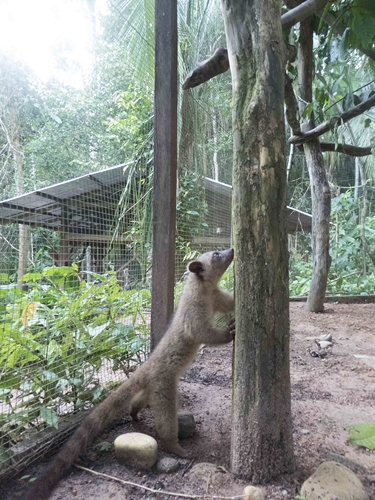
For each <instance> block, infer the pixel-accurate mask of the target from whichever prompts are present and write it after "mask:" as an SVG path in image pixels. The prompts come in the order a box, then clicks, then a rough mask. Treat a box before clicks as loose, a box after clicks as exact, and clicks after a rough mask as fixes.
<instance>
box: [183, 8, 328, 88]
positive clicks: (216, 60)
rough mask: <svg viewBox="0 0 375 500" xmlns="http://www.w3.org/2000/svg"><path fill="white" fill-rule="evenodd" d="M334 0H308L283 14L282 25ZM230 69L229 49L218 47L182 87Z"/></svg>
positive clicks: (187, 86)
mask: <svg viewBox="0 0 375 500" xmlns="http://www.w3.org/2000/svg"><path fill="white" fill-rule="evenodd" d="M334 1H335V0H306V1H305V2H303V3H301V4H300V5H298V6H297V7H295V8H294V9H290V10H289V11H288V12H286V13H285V14H283V15H282V16H281V26H282V28H283V29H287V28H290V27H291V26H293V25H294V24H297V23H299V22H300V21H302V20H303V19H306V17H308V16H310V15H311V14H313V13H314V12H318V11H320V10H321V9H323V8H324V7H325V6H326V4H327V3H333V2H334ZM228 70H229V59H228V51H227V49H225V48H220V49H217V50H216V51H215V53H214V54H213V55H212V56H211V57H210V58H209V59H206V60H205V61H203V62H201V63H199V64H198V66H197V67H196V68H194V69H193V70H192V71H191V72H190V73H189V74H188V75H187V77H186V78H185V80H184V82H183V84H182V88H183V90H188V89H191V88H193V87H197V86H198V85H201V84H202V83H205V82H207V81H208V80H211V78H214V77H215V76H217V75H221V74H222V73H225V72H226V71H228Z"/></svg>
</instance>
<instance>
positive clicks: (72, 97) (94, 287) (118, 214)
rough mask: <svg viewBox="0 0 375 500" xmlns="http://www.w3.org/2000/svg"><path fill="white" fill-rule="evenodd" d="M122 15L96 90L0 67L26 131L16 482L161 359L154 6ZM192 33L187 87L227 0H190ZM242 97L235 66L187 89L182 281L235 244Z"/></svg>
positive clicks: (9, 401)
mask: <svg viewBox="0 0 375 500" xmlns="http://www.w3.org/2000/svg"><path fill="white" fill-rule="evenodd" d="M109 8H110V15H109V16H108V17H107V18H105V19H104V21H103V23H102V28H101V29H102V32H100V30H99V31H98V39H99V41H98V42H96V46H95V59H96V63H95V67H94V69H93V74H92V78H91V80H90V82H89V84H88V85H86V86H85V87H84V89H83V90H82V89H73V88H69V87H63V86H62V85H60V84H53V85H52V84H51V85H50V86H48V85H46V86H44V87H43V88H39V87H38V88H37V85H36V84H35V83H32V82H33V77H32V75H30V74H29V73H28V71H27V69H24V72H22V71H23V69H22V68H21V70H20V71H17V69H15V68H14V66H12V64H11V63H10V62H9V61H7V60H5V59H2V61H1V64H0V70H1V71H0V77H1V79H2V81H3V82H4V81H8V84H9V85H8V87H6V86H5V87H4V88H9V89H10V88H12V86H13V87H14V84H15V82H16V81H18V82H20V87H19V88H21V89H22V93H23V94H22V95H19V96H15V95H14V92H13V91H12V92H10V93H9V94H8V95H7V94H6V92H4V93H2V95H1V117H2V121H3V123H6V119H7V118H9V116H10V115H12V119H13V121H14V120H18V122H19V124H20V126H22V127H23V128H24V132H23V135H22V140H21V141H20V142H18V143H17V130H18V129H17V127H16V128H14V129H12V134H10V135H9V134H8V136H7V135H6V134H4V135H2V136H1V141H2V145H3V146H2V147H3V149H2V153H1V160H2V171H1V173H2V179H3V180H4V182H3V184H2V185H1V201H0V249H1V259H0V280H1V283H0V335H1V346H0V366H1V373H0V477H1V478H2V479H5V478H7V477H9V476H11V475H13V474H14V473H16V472H18V471H19V470H21V469H22V468H23V467H25V466H26V465H28V464H29V463H31V462H34V461H37V460H38V459H39V458H41V457H43V456H44V455H45V454H46V453H48V452H50V451H52V450H54V449H55V448H56V447H57V446H59V444H60V443H61V442H62V441H63V440H64V439H65V438H66V436H67V435H68V434H69V433H70V432H71V431H72V429H73V428H74V427H75V426H76V425H78V423H79V421H80V420H81V419H82V418H83V415H84V414H85V412H80V411H79V410H82V409H89V408H91V406H92V405H93V404H95V403H97V402H99V401H100V400H101V399H102V398H103V397H104V396H105V394H106V392H107V391H108V390H110V389H111V388H113V387H114V386H116V384H118V383H119V382H120V381H122V380H123V379H124V378H125V377H127V376H131V372H132V371H133V370H134V369H135V367H136V366H137V364H139V363H141V362H142V361H143V360H144V359H145V357H146V356H147V354H148V349H149V324H150V304H151V296H150V283H151V279H152V264H153V263H152V260H151V255H152V232H151V228H152V181H153V86H154V85H153V78H154V69H153V64H154V32H153V22H154V21H153V19H154V6H153V2H144V3H143V4H142V9H141V10H140V5H138V2H131V1H128V2H117V1H115V0H113V1H112V2H110V4H109ZM204 16H205V18H204ZM194 33H195V34H196V33H198V36H194ZM99 35H100V36H99ZM179 37H180V42H179V47H180V50H179V70H180V74H179V78H180V83H182V80H183V78H184V76H185V75H186V73H187V72H188V71H189V70H190V69H191V68H192V67H194V65H195V64H197V63H199V62H200V61H201V60H203V59H205V58H207V57H209V56H210V55H211V54H212V52H213V51H214V50H215V49H216V48H217V47H219V46H220V45H222V44H223V42H224V41H223V38H224V30H223V23H222V19H221V13H220V9H219V6H218V5H217V2H208V4H207V9H206V11H205V12H202V9H201V8H200V6H199V3H198V2H182V1H181V2H179ZM7 78H8V80H6V79H7ZM179 87H180V88H181V85H180V86H179ZM25 95H26V96H27V99H28V100H29V101H30V103H31V108H32V113H31V114H32V120H34V121H32V120H31V117H30V116H31V115H30V114H28V111H27V110H26V109H24V107H22V105H21V104H20V103H21V102H23V101H22V99H23V98H24V96H25ZM230 99H231V97H230V75H229V74H227V75H223V76H221V77H220V78H219V79H217V80H216V81H215V82H213V83H210V84H208V85H207V86H205V87H204V88H202V89H200V90H194V91H188V92H182V90H181V91H180V95H179V130H178V141H179V144H178V156H179V158H178V169H179V170H178V193H177V199H178V201H177V237H176V257H177V258H176V283H177V282H178V281H180V280H181V279H183V276H184V272H185V269H186V263H187V260H189V259H191V258H193V257H194V256H195V255H196V254H197V253H199V252H201V251H207V250H210V249H214V248H223V247H228V246H229V245H230V203H231V202H230V196H231V195H230V191H231V188H230V182H231V155H232V146H231V139H230V129H231V125H230V123H231V112H230ZM11 122H12V121H11V120H9V122H8V125H7V126H8V127H11ZM28 127H29V128H28ZM9 130H10V129H9ZM9 138H11V139H9ZM113 165H115V166H113ZM5 180H6V182H5ZM72 414H74V416H73V417H72Z"/></svg>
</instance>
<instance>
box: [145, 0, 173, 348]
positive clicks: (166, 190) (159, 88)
mask: <svg viewBox="0 0 375 500" xmlns="http://www.w3.org/2000/svg"><path fill="white" fill-rule="evenodd" d="M154 116H155V122H154V123H155V134H154V141H155V152H154V159H155V160H154V161H155V166H154V220H153V249H152V259H153V261H152V262H153V265H152V304H151V348H152V349H153V348H154V347H155V346H156V345H157V343H158V342H159V340H160V339H161V337H162V336H163V334H164V332H165V330H166V328H167V325H168V322H169V320H170V318H171V316H172V314H173V307H174V267H175V235H176V170H177V2H176V1H175V0H156V1H155V115H154Z"/></svg>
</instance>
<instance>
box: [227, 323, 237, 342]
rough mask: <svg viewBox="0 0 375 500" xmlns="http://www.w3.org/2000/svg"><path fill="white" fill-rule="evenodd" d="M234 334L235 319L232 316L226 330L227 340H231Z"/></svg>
mask: <svg viewBox="0 0 375 500" xmlns="http://www.w3.org/2000/svg"><path fill="white" fill-rule="evenodd" d="M235 335H236V319H235V318H232V319H231V320H230V321H229V323H228V330H227V336H228V342H231V341H232V340H233V339H234V337H235Z"/></svg>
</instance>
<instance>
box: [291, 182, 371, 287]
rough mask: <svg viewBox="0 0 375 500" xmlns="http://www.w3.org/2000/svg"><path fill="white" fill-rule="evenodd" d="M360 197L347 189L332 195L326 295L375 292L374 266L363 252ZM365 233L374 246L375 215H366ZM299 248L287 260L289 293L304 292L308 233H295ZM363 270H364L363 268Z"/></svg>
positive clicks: (307, 284) (307, 272)
mask: <svg viewBox="0 0 375 500" xmlns="http://www.w3.org/2000/svg"><path fill="white" fill-rule="evenodd" d="M360 207H361V200H357V201H356V200H354V197H353V194H352V192H351V191H350V190H349V191H346V192H345V193H342V194H341V195H340V196H338V197H336V198H333V199H332V210H331V221H332V223H333V224H334V226H332V228H331V241H330V255H331V257H332V262H331V268H330V272H329V277H328V282H327V295H368V294H373V293H374V292H375V275H374V268H373V265H372V263H371V262H370V260H369V259H368V257H366V256H364V253H363V249H362V241H361V230H360V226H359V222H358V218H359V211H360ZM365 235H366V239H367V242H368V244H369V245H370V247H371V248H373V247H374V246H375V216H373V215H371V216H368V217H366V221H365ZM298 238H299V248H298V251H294V252H291V255H290V263H289V277H290V281H289V283H290V294H291V295H292V296H300V295H307V293H308V291H309V288H310V281H311V274H312V262H311V260H312V257H311V247H310V236H309V235H307V236H305V237H303V236H298ZM364 270H365V272H364Z"/></svg>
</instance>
